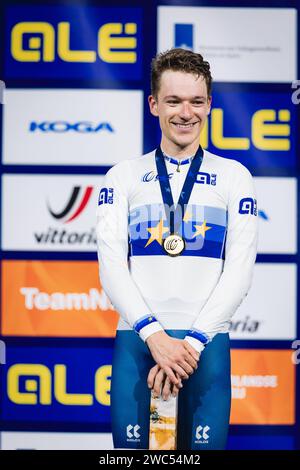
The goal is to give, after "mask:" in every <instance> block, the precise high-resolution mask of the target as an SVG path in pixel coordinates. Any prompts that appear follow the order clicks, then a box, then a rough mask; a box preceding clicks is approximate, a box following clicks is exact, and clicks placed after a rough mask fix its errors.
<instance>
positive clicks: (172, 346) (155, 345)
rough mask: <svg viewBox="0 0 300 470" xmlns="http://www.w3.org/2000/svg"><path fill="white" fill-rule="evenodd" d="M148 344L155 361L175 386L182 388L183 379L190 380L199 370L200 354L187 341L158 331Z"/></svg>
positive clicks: (149, 338)
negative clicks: (196, 370)
mask: <svg viewBox="0 0 300 470" xmlns="http://www.w3.org/2000/svg"><path fill="white" fill-rule="evenodd" d="M146 343H147V345H148V347H149V349H150V352H151V354H152V357H153V359H154V360H155V362H156V363H157V364H158V365H159V366H160V368H161V369H163V370H164V371H165V373H166V374H167V376H168V377H169V379H170V381H171V382H172V383H173V384H174V385H176V386H180V384H181V379H188V378H189V376H190V375H191V374H192V373H193V372H194V370H195V369H197V361H198V360H199V353H198V352H197V351H196V350H195V349H194V348H193V347H192V346H191V345H190V344H189V343H188V342H187V341H185V340H182V339H177V338H172V337H171V336H169V335H168V334H167V333H166V332H165V331H157V332H156V333H153V334H152V335H151V336H149V337H148V338H147V340H146ZM175 374H177V375H178V378H177V377H176V375H175Z"/></svg>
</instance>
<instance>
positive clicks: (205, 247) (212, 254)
mask: <svg viewBox="0 0 300 470" xmlns="http://www.w3.org/2000/svg"><path fill="white" fill-rule="evenodd" d="M185 217H186V220H187V221H186V222H183V223H182V227H181V229H180V230H179V232H178V233H179V234H180V235H182V236H183V238H184V239H185V241H186V249H185V250H184V251H183V253H182V255H181V256H200V257H206V258H218V259H225V252H224V246H225V237H226V226H227V211H226V210H225V209H222V208H219V207H210V206H199V205H195V204H194V205H189V206H188V207H187V209H186V212H185ZM161 220H162V221H163V227H164V228H168V223H167V220H166V216H165V209H164V205H163V204H152V205H150V204H148V205H145V206H140V207H137V208H135V209H133V210H132V211H131V212H130V215H129V235H130V240H129V246H130V249H129V253H130V255H129V256H153V255H164V256H168V255H167V254H166V252H165V251H164V250H163V247H162V245H161V244H160V242H159V240H157V239H152V240H150V238H151V233H150V232H151V230H152V229H154V228H155V227H157V226H158V224H159V223H160V221H161ZM204 222H205V224H206V228H208V230H205V231H204V237H203V234H201V229H199V227H201V226H202V225H203V224H204ZM197 226H198V227H197ZM149 229H150V231H149ZM197 229H198V234H197ZM199 230H200V232H199ZM169 234H170V232H169V231H164V233H163V234H162V235H163V238H166V237H167V236H168V235H169ZM196 234H197V236H195V235H196ZM149 240H150V243H149Z"/></svg>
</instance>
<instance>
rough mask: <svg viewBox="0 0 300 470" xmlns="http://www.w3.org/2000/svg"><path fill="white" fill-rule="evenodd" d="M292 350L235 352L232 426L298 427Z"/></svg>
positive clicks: (232, 374) (233, 357) (240, 350)
mask: <svg viewBox="0 0 300 470" xmlns="http://www.w3.org/2000/svg"><path fill="white" fill-rule="evenodd" d="M292 353H293V351H292V350H290V351H289V350H264V349H260V350H254V349H233V350H232V351H231V386H232V408H231V418H230V423H231V424H278V425H279V424H294V423H295V387H296V384H295V372H296V371H295V366H294V364H293V362H292Z"/></svg>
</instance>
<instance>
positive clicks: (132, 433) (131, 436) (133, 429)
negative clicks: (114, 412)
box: [126, 424, 141, 442]
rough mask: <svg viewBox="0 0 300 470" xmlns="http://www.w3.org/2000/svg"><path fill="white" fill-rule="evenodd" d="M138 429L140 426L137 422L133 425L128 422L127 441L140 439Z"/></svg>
mask: <svg viewBox="0 0 300 470" xmlns="http://www.w3.org/2000/svg"><path fill="white" fill-rule="evenodd" d="M140 429H141V428H140V426H139V425H138V424H136V425H135V426H132V424H128V426H127V428H126V434H127V441H131V442H137V441H139V440H140V439H139V438H140V437H141V435H140V433H139V432H138V431H139V430H140Z"/></svg>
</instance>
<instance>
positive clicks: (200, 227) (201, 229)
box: [192, 220, 212, 238]
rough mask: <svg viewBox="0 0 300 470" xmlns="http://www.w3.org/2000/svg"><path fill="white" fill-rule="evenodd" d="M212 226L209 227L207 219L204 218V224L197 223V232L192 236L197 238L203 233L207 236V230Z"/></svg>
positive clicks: (203, 235)
mask: <svg viewBox="0 0 300 470" xmlns="http://www.w3.org/2000/svg"><path fill="white" fill-rule="evenodd" d="M211 228H212V227H207V226H206V220H204V222H203V224H202V225H195V229H196V232H195V233H194V235H193V237H192V238H196V237H197V236H198V235H201V236H202V237H203V238H205V232H207V230H210V229H211Z"/></svg>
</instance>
